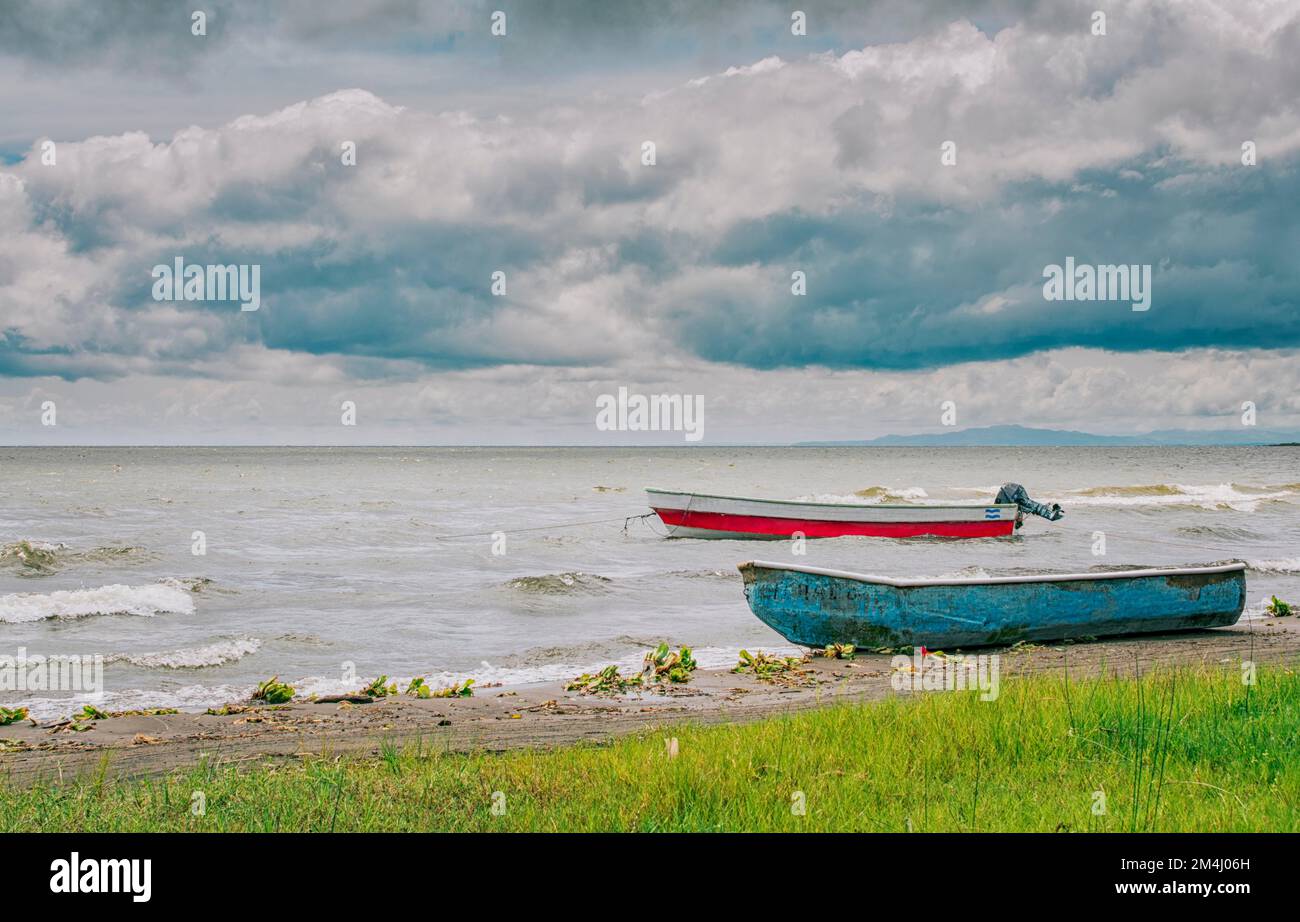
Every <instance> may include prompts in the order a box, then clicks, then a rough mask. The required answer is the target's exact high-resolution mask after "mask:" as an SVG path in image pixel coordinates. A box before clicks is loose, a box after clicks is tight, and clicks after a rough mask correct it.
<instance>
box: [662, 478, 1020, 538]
mask: <svg viewBox="0 0 1300 922" xmlns="http://www.w3.org/2000/svg"><path fill="white" fill-rule="evenodd" d="M646 494H647V495H648V496H649V500H650V508H651V509H653V510H654V511H655V512H656V513H657V514H658V515H659V518H660V519H661V520H662V521H663V523H664V525H666V526H668V536H669V537H670V538H790V537H793V536H794V535H795V534H796V533H800V534H802V535H803V536H804V537H806V538H838V537H842V536H845V535H865V536H872V537H881V538H911V537H916V536H919V535H933V536H935V537H942V538H993V537H998V536H1002V535H1010V534H1012V533H1013V532H1015V530H1016V527H1017V524H1016V523H1017V519H1018V517H1019V513H1020V507H1019V506H1018V505H1017V504H1016V503H997V502H994V503H987V504H986V503H981V504H979V505H953V506H931V505H885V504H883V503H882V504H872V505H867V504H852V503H805V502H792V501H785V500H774V499H751V498H748V497H742V496H711V495H709V494H707V493H678V492H674V491H671V490H652V489H647V490H646Z"/></svg>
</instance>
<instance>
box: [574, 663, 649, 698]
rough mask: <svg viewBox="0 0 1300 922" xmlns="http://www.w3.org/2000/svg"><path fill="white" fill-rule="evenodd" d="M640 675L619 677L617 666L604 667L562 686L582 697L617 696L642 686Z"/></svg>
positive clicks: (585, 673)
mask: <svg viewBox="0 0 1300 922" xmlns="http://www.w3.org/2000/svg"><path fill="white" fill-rule="evenodd" d="M642 681H643V680H642V677H641V676H640V675H634V676H623V675H619V672H618V666H617V665H614V666H606V667H605V668H604V669H602V670H600V672H584V673H583V674H582V675H580V676H578V677H577V678H576V679H574V680H573V681H571V682H569V683H568V684H567V685H565V686H564V690H565V691H576V692H581V693H582V694H584V695H618V694H622V693H623V692H625V691H627V690H628V689H629V688H637V687H639V686H640V685H641V684H642Z"/></svg>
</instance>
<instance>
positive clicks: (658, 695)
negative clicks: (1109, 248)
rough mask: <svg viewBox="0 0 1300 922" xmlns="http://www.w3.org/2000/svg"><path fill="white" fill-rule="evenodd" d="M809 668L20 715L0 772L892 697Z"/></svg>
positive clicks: (18, 776)
mask: <svg viewBox="0 0 1300 922" xmlns="http://www.w3.org/2000/svg"><path fill="white" fill-rule="evenodd" d="M978 652H980V653H985V654H998V655H999V657H1000V659H999V668H1000V674H1001V678H1002V680H1003V681H1005V680H1006V679H1007V678H1009V677H1014V676H1016V675H1027V674H1031V673H1043V672H1052V671H1056V672H1063V671H1067V670H1068V672H1069V674H1070V675H1071V676H1076V675H1077V676H1078V677H1080V678H1084V677H1088V676H1096V675H1100V674H1114V675H1117V676H1132V675H1133V674H1134V673H1135V672H1137V671H1140V672H1142V673H1144V674H1145V673H1148V672H1150V671H1152V670H1156V669H1159V668H1161V667H1163V666H1172V665H1183V664H1202V665H1211V666H1212V665H1216V664H1217V665H1220V666H1222V667H1224V668H1225V669H1234V670H1238V669H1240V668H1241V663H1242V662H1243V661H1248V660H1249V661H1254V662H1257V663H1261V664H1263V663H1283V664H1290V663H1294V662H1295V661H1296V658H1297V655H1300V623H1298V622H1297V621H1296V619H1294V618H1290V619H1269V620H1251V621H1248V622H1245V623H1241V624H1238V625H1235V626H1233V627H1230V628H1221V629H1217V630H1211V631H1200V632H1192V633H1184V634H1177V635H1153V636H1147V637H1139V638H1125V639H1115V640H1109V641H1106V640H1103V641H1094V642H1088V643H1077V644H1065V645H1059V644H1053V645H1046V646H1030V647H1018V648H990V649H985V650H980V651H978ZM805 668H806V669H808V670H809V671H808V673H807V674H806V675H805V676H804V677H803V680H802V681H801V682H799V683H798V684H794V685H776V684H770V683H766V682H762V681H759V680H757V679H755V678H753V677H752V676H749V675H743V674H736V673H732V672H730V671H727V670H720V669H714V670H704V669H701V670H699V671H697V672H696V673H695V674H694V676H693V678H692V679H691V681H690V682H689V683H686V684H683V685H676V686H669V687H666V688H663V689H659V690H647V691H644V692H639V693H636V694H629V695H622V696H618V697H606V696H594V695H583V694H578V693H576V692H568V691H565V690H564V687H563V683H546V684H537V685H530V686H526V687H519V688H513V689H511V688H499V687H498V688H493V687H486V688H480V689H478V690H477V691H476V693H475V695H474V696H473V697H470V698H458V699H423V700H421V699H414V698H409V697H389V698H380V699H376V700H375V701H373V702H371V703H362V704H351V705H340V704H338V703H315V702H307V701H295V702H292V703H286V704H282V705H262V706H247V707H245V708H244V709H242V710H238V713H232V714H229V715H223V716H218V715H210V714H192V713H179V714H166V715H158V716H124V717H117V718H110V719H106V720H98V721H93V722H83V723H85V725H86V726H87V727H88V729H85V730H82V731H74V730H72V729H71V728H70V726H69V724H68V722H66V721H47V722H44V723H41V724H33V723H31V722H23V723H20V724H15V725H12V726H8V727H3V728H0V774H2V775H3V777H4V778H5V779H6V780H7V781H8V782H10V783H11V784H14V785H18V786H23V785H28V784H32V783H35V782H38V781H44V782H51V781H53V782H57V781H62V780H71V779H74V778H84V777H86V776H87V775H89V774H92V773H100V772H102V773H104V774H105V776H107V777H110V778H128V777H142V776H156V775H161V774H166V773H168V772H171V771H173V770H177V769H184V768H187V767H191V766H194V765H196V764H198V763H200V762H201V761H202V760H205V759H206V760H208V761H209V762H210V763H213V764H239V763H255V762H259V761H262V760H265V759H294V758H297V757H301V756H321V755H340V756H342V755H347V756H359V757H365V756H367V755H373V754H376V753H378V751H379V748H380V746H381V745H383V744H397V745H401V744H405V743H411V742H415V741H417V740H418V741H422V742H423V743H424V744H425V745H427V746H430V747H431V748H433V749H435V750H442V751H448V752H457V751H475V750H477V751H489V752H490V751H503V750H509V749H517V748H529V747H532V748H551V747H559V746H565V745H569V744H573V743H577V742H583V741H586V742H598V741H603V740H608V739H612V738H615V737H618V736H623V735H627V734H632V733H637V732H640V731H648V730H653V729H655V728H660V727H668V726H673V725H681V724H686V723H698V724H716V723H727V722H735V723H739V722H745V721H752V720H757V719H760V718H763V717H766V716H770V715H773V714H778V713H782V712H793V711H800V710H806V709H811V708H817V707H824V706H827V705H830V704H832V703H836V702H845V701H870V700H875V699H881V698H884V697H886V696H888V695H891V694H895V693H896V692H895V690H894V688H893V686H892V683H891V678H892V677H893V676H894V673H895V669H894V666H893V663H892V657H891V656H889V655H885V654H870V653H868V654H859V655H857V656H856V658H854V659H853V660H828V659H822V658H813V659H812V660H810V661H809V662H808V663H807V665H806V667H805ZM905 693H906V692H905ZM232 710H236V709H234V708H232Z"/></svg>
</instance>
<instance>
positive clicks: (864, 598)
mask: <svg viewBox="0 0 1300 922" xmlns="http://www.w3.org/2000/svg"><path fill="white" fill-rule="evenodd" d="M740 571H741V574H742V575H743V577H744V582H745V597H746V599H747V600H748V601H749V607H750V610H751V611H753V613H754V614H755V615H757V616H758V618H759V619H760V620H762V621H763V622H764V623H765V624H767V625H768V626H769V627H771V628H772V629H773V630H775V631H776V632H777V633H779V634H780V635H781V636H782V637H785V638H786V639H787V640H789V641H790V642H792V643H796V644H802V645H805V646H811V647H821V646H825V645H826V644H829V643H852V644H855V645H857V646H860V647H866V648H875V647H898V646H926V647H933V648H953V647H977V646H988V645H998V644H1010V643H1016V642H1018V641H1049V640H1066V639H1082V638H1088V637H1106V636H1114V635H1122V634H1144V633H1163V632H1167V631H1180V630H1192V629H1201V628H1212V627H1224V626H1226V625H1230V624H1235V623H1236V622H1237V619H1238V618H1240V617H1241V612H1242V609H1243V607H1244V606H1245V602H1246V577H1245V565H1244V564H1230V565H1225V566H1218V567H1194V568H1184V569H1177V570H1133V571H1127V572H1122V573H1101V574H1068V575H1065V576H1048V577H1003V578H993V579H983V580H887V579H883V578H880V577H869V576H864V575H862V574H853V573H845V572H841V571H834V570H820V569H818V568H814V567H792V566H785V565H782V564H767V563H762V562H760V561H754V562H751V563H745V564H741V566H740Z"/></svg>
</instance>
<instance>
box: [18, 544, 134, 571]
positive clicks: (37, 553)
mask: <svg viewBox="0 0 1300 922" xmlns="http://www.w3.org/2000/svg"><path fill="white" fill-rule="evenodd" d="M148 556H149V554H148V552H147V551H146V550H145V549H144V548H142V547H135V546H133V545H119V544H108V545H104V546H102V547H94V548H90V549H89V550H85V551H77V550H73V549H72V548H70V547H68V545H66V544H60V543H55V542H50V541H33V540H25V541H15V542H13V543H12V544H6V545H4V546H3V547H0V561H3V562H4V563H8V564H12V565H15V566H18V567H21V568H22V570H21V572H22V574H23V575H25V576H43V575H45V574H49V573H55V572H57V571H58V570H60V569H62V568H63V567H65V566H69V565H75V564H78V563H85V562H101V561H108V562H113V561H127V560H132V559H135V560H140V559H145V558H147V557H148Z"/></svg>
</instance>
